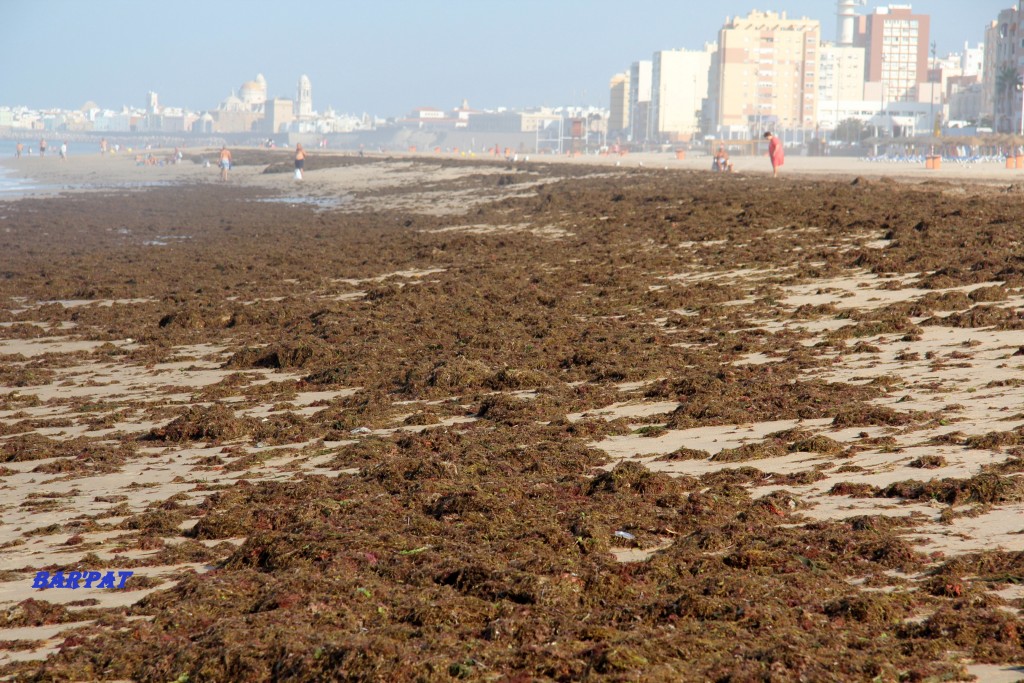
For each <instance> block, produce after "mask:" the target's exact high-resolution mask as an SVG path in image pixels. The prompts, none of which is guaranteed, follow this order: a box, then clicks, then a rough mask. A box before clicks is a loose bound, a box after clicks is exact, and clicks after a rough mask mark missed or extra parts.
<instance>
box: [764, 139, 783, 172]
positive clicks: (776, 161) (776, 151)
mask: <svg viewBox="0 0 1024 683" xmlns="http://www.w3.org/2000/svg"><path fill="white" fill-rule="evenodd" d="M764 137H765V138H766V139H767V140H768V159H769V160H770V161H771V162H772V177H773V178H777V177H778V176H779V166H782V164H784V163H786V152H785V151H784V150H783V149H782V140H780V139H778V138H777V137H775V136H774V135H772V133H771V131H768V132H767V133H765V134H764Z"/></svg>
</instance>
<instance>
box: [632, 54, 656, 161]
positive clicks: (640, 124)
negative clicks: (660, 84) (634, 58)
mask: <svg viewBox="0 0 1024 683" xmlns="http://www.w3.org/2000/svg"><path fill="white" fill-rule="evenodd" d="M651 70H652V64H651V62H650V61H648V60H642V61H639V62H633V65H632V66H631V67H630V68H629V126H630V139H631V140H633V141H634V142H639V141H642V140H646V139H647V137H648V116H647V114H648V111H649V110H650V107H651V83H652V81H651Z"/></svg>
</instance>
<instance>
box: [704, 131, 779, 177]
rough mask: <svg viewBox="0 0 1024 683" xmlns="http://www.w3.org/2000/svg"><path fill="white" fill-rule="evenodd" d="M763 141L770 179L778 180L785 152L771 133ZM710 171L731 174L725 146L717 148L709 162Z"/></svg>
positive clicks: (766, 134) (730, 165) (730, 163)
mask: <svg viewBox="0 0 1024 683" xmlns="http://www.w3.org/2000/svg"><path fill="white" fill-rule="evenodd" d="M764 139H765V140H767V141H768V160H769V161H770V162H771V164H772V177H773V178H778V177H779V167H781V166H782V165H783V164H784V163H786V151H785V149H784V148H783V146H782V140H780V139H779V138H778V137H776V136H775V134H774V133H772V132H771V131H768V132H767V133H765V134H764ZM711 170H712V171H715V172H716V173H732V170H733V169H732V162H731V161H729V152H728V151H727V150H726V149H725V145H719V146H718V151H717V152H715V156H714V159H713V160H712V161H711Z"/></svg>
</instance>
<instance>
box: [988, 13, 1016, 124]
mask: <svg viewBox="0 0 1024 683" xmlns="http://www.w3.org/2000/svg"><path fill="white" fill-rule="evenodd" d="M1020 24H1021V17H1020V13H1019V12H1018V11H1017V10H1016V9H1004V10H1003V11H1001V12H1000V13H999V18H998V19H997V20H996V21H993V22H992V23H991V24H990V25H989V26H988V27H987V28H986V29H985V58H984V63H983V65H982V79H981V80H982V95H981V107H982V113H983V115H985V116H990V117H992V124H993V128H995V130H996V131H999V132H1012V131H1018V130H1019V129H1020V122H1021V115H1020V107H1021V102H1020V100H1021V92H1020V91H1019V90H1017V83H1018V82H1019V78H1020V73H1021V62H1022V61H1024V47H1022V46H1021V41H1020V38H1021V37H1022V32H1021V26H1020Z"/></svg>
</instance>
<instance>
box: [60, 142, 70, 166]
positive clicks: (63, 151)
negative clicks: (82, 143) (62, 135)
mask: <svg viewBox="0 0 1024 683" xmlns="http://www.w3.org/2000/svg"><path fill="white" fill-rule="evenodd" d="M67 158H68V141H67V140H65V141H64V142H62V143H61V145H60V160H61V161H64V160H66V159H67Z"/></svg>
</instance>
